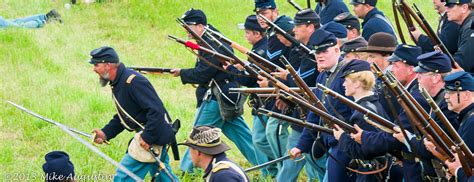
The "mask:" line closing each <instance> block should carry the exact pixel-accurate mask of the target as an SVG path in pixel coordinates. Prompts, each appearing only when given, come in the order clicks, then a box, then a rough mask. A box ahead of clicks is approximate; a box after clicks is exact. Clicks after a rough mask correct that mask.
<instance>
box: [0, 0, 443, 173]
mask: <svg viewBox="0 0 474 182" xmlns="http://www.w3.org/2000/svg"><path fill="white" fill-rule="evenodd" d="M67 2H68V1H67V0H52V1H51V0H0V12H1V13H0V16H3V17H5V18H16V17H23V16H28V15H32V14H38V13H46V12H48V11H49V10H50V9H52V8H56V9H57V10H58V11H59V12H60V13H61V14H62V16H63V20H64V24H47V25H46V26H45V27H44V28H41V29H15V28H12V29H4V30H0V75H1V76H0V108H1V109H0V181H6V180H10V179H12V178H10V177H17V178H18V179H29V181H30V180H31V181H41V180H40V179H39V178H38V177H40V175H42V168H41V166H42V164H43V163H44V155H45V154H46V153H48V152H50V151H52V150H63V151H66V152H67V153H69V155H70V156H71V160H72V162H73V163H74V165H75V170H76V174H77V175H92V174H101V175H112V174H114V173H115V167H114V166H113V165H111V164H109V163H108V162H106V161H105V160H103V159H102V158H100V157H99V156H98V155H96V154H95V153H93V152H91V151H90V150H88V149H87V148H86V147H85V146H83V145H81V144H80V143H79V142H77V141H75V140H74V139H73V138H71V137H69V136H67V135H66V134H65V133H63V132H62V131H61V130H60V129H58V128H56V127H55V126H52V125H50V124H48V123H46V122H44V121H41V120H39V119H35V118H33V117H31V116H29V115H27V114H25V113H22V112H20V111H19V110H17V109H15V108H13V107H12V106H10V105H8V104H6V103H5V101H6V100H11V101H13V102H16V103H18V104H21V105H23V106H25V107H27V108H29V109H31V110H33V111H35V112H37V113H39V114H41V115H44V116H46V117H48V118H51V119H53V120H56V121H58V122H61V123H63V124H66V125H69V126H71V127H74V128H77V129H80V130H83V131H86V132H89V131H91V130H92V129H93V128H101V127H103V126H104V125H105V124H106V123H108V121H109V119H110V118H111V117H112V115H113V114H114V112H115V110H114V108H113V103H112V100H111V94H110V88H109V87H105V88H102V87H100V86H99V85H98V79H97V75H96V74H95V73H94V72H92V66H91V65H90V64H88V63H87V61H86V60H87V59H88V58H89V52H90V51H91V50H92V49H94V48H97V47H100V46H102V45H110V46H112V47H114V48H115V49H116V50H117V52H118V54H119V56H120V59H121V61H122V62H124V63H125V64H126V65H129V66H132V65H135V66H158V67H180V68H187V67H192V66H193V65H194V60H195V58H194V57H193V55H192V54H191V53H190V52H188V51H187V50H186V49H185V48H183V47H182V46H181V45H178V44H177V43H174V42H172V41H170V40H167V38H166V35H168V34H172V35H177V36H178V37H182V38H185V36H186V34H185V32H184V30H183V29H182V27H180V26H179V25H178V24H177V23H176V22H175V19H176V18H177V17H181V15H182V13H183V12H185V11H186V10H188V9H189V8H191V7H194V8H199V9H203V10H204V11H205V12H206V14H207V16H208V22H211V24H213V25H214V26H216V27H217V28H218V29H220V31H221V32H223V33H224V34H225V35H226V36H227V37H229V38H231V39H233V40H235V41H236V42H238V43H240V44H242V45H245V46H246V47H248V48H250V46H249V45H248V44H247V43H246V41H245V39H244V38H243V31H242V30H239V29H237V24H238V23H242V22H243V21H244V20H245V17H246V16H247V15H249V14H251V13H253V12H252V10H253V6H254V5H253V1H252V0H245V1H236V0H196V1H191V0H153V1H152V0H124V1H112V2H110V1H107V2H106V3H96V4H90V5H85V4H82V5H76V6H73V7H72V8H71V9H69V10H67V9H65V8H64V4H65V3H67ZM296 2H297V3H299V4H300V5H302V6H303V5H305V3H306V1H303V0H297V1H296ZM313 2H314V1H313ZM409 2H416V3H417V5H418V6H419V7H421V9H422V11H423V12H424V13H425V14H426V16H427V17H430V18H429V20H430V22H431V24H432V25H436V23H435V22H437V17H436V15H435V12H434V11H433V6H432V4H431V1H426V0H409ZM277 4H278V5H279V7H280V12H281V13H282V14H287V15H291V16H294V14H295V13H296V10H295V9H294V8H293V7H291V6H290V5H289V4H288V3H287V2H286V1H285V0H277ZM378 6H379V7H380V8H381V9H382V10H384V11H385V13H386V14H387V15H388V16H389V17H391V19H393V18H392V12H391V6H390V1H389V0H382V2H379V5H378ZM313 7H314V3H313ZM349 8H350V9H351V8H352V7H351V6H349ZM433 27H434V28H436V26H433ZM239 56H240V57H243V56H242V55H241V54H239ZM147 77H148V78H149V79H150V81H151V82H152V83H153V85H154V86H155V88H156V90H157V91H158V94H159V96H160V97H161V99H162V100H163V102H164V104H165V106H166V108H167V109H168V111H169V112H170V114H171V116H172V117H173V118H180V119H181V121H182V122H183V127H182V128H181V130H180V133H179V135H178V140H179V141H182V140H184V138H185V137H186V136H187V134H188V133H189V132H190V131H191V127H192V121H193V116H194V112H195V98H194V88H192V87H191V86H190V85H182V84H181V82H180V80H179V79H177V78H173V77H171V76H169V75H159V76H147ZM247 111H248V109H247ZM245 118H246V121H247V123H249V125H250V122H251V119H250V118H251V117H250V113H249V112H246V113H245ZM132 136H133V134H132V133H128V132H123V133H122V134H121V135H119V136H118V137H117V138H116V139H114V140H113V141H112V144H111V145H110V146H98V147H99V149H100V150H101V151H103V152H105V153H106V154H108V155H109V156H110V157H112V158H113V159H115V160H116V161H120V159H121V157H122V155H123V154H124V151H125V149H126V145H127V142H128V140H129V139H130V138H131V137H132ZM227 143H230V142H227ZM231 147H232V148H233V149H234V150H232V151H230V152H229V155H230V157H231V158H232V159H234V160H235V161H237V162H238V163H239V164H240V165H242V166H243V167H250V164H249V163H248V162H246V161H245V160H244V158H243V157H242V155H241V154H240V153H239V152H238V150H237V149H236V147H235V146H233V145H231ZM184 149H185V148H181V147H180V150H181V151H182V152H183V153H184ZM171 165H172V166H173V168H174V171H175V172H176V174H179V173H180V172H179V171H178V165H179V162H178V161H172V162H171ZM251 175H253V178H254V179H255V178H257V177H258V173H252V174H251ZM34 178H36V179H34ZM21 181H24V180H21ZM184 181H190V179H189V178H186V179H185V180H184Z"/></svg>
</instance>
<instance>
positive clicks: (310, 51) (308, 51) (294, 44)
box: [258, 14, 316, 62]
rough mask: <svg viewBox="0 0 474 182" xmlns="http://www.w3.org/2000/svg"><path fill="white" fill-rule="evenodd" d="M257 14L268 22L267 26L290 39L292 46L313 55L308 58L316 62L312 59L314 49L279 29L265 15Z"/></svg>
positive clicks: (314, 53)
mask: <svg viewBox="0 0 474 182" xmlns="http://www.w3.org/2000/svg"><path fill="white" fill-rule="evenodd" d="M258 16H259V17H260V18H262V19H263V20H265V22H266V23H267V24H268V26H270V27H272V28H273V30H275V31H276V33H278V34H280V35H282V36H283V37H285V39H286V40H288V41H290V42H291V43H292V44H293V46H296V47H298V49H299V50H301V51H302V52H303V53H305V54H309V55H311V56H313V58H309V59H310V60H312V61H313V62H316V61H315V60H314V57H315V56H316V51H314V50H311V49H309V48H308V47H306V46H305V45H304V44H303V43H301V42H300V41H298V40H296V39H295V38H294V37H293V36H291V35H290V34H289V33H288V32H285V31H284V30H283V29H281V28H280V27H279V26H278V25H276V24H275V23H273V22H272V21H270V20H269V19H268V18H267V17H265V16H263V15H261V14H258Z"/></svg>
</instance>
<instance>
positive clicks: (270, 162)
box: [244, 155, 291, 173]
mask: <svg viewBox="0 0 474 182" xmlns="http://www.w3.org/2000/svg"><path fill="white" fill-rule="evenodd" d="M289 158H291V156H290V155H285V156H283V157H280V158H278V159H275V160H272V161H268V162H265V163H263V164H260V165H256V166H253V167H251V168H247V169H245V170H244V172H246V173H248V172H250V171H255V170H257V169H261V168H264V167H267V166H269V165H272V164H275V163H278V162H281V161H284V160H286V159H289Z"/></svg>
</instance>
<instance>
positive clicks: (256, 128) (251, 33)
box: [224, 15, 277, 177]
mask: <svg viewBox="0 0 474 182" xmlns="http://www.w3.org/2000/svg"><path fill="white" fill-rule="evenodd" d="M243 28H244V29H245V38H246V39H247V41H248V42H249V43H250V44H251V45H252V46H253V47H252V51H253V52H255V53H256V54H258V55H260V56H262V57H266V52H267V46H268V39H267V37H266V36H265V29H263V28H262V27H261V26H260V24H259V23H258V20H257V16H256V15H249V16H247V18H246V20H245V23H244V27H243ZM224 68H225V69H226V70H229V71H231V72H234V73H240V74H245V70H244V68H243V67H242V65H239V64H234V65H230V66H226V65H224ZM234 79H235V80H236V81H237V82H239V83H240V84H241V85H243V86H246V87H249V88H252V87H258V86H259V85H258V83H257V79H256V78H254V77H235V78H234ZM264 102H265V100H263V99H261V98H259V97H258V96H257V95H256V94H251V95H250V103H251V105H252V116H253V121H252V122H253V125H252V140H253V144H254V146H255V149H256V150H255V152H256V155H257V160H258V163H259V164H261V163H264V162H267V161H269V160H272V159H274V158H275V156H274V154H273V152H272V149H271V148H270V145H269V143H268V139H267V137H266V135H265V125H266V123H267V120H268V117H267V116H265V115H259V114H258V113H257V109H258V108H260V107H264V106H265V103H264ZM262 172H263V176H264V177H265V176H267V175H270V176H276V173H277V169H276V165H270V166H269V167H267V168H264V169H262Z"/></svg>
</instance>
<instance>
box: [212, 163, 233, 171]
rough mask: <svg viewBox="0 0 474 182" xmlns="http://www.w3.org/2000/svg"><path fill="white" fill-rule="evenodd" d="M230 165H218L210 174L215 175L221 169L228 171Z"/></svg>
mask: <svg viewBox="0 0 474 182" xmlns="http://www.w3.org/2000/svg"><path fill="white" fill-rule="evenodd" d="M229 168H230V165H229V164H226V163H219V164H218V165H217V166H216V167H214V168H212V173H216V172H217V171H220V170H222V169H229Z"/></svg>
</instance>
